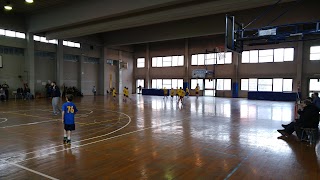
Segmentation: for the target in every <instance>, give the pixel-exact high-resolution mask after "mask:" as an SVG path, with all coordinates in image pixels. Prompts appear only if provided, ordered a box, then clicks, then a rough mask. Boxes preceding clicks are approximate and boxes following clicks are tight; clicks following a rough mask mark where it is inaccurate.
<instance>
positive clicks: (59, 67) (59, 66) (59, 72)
mask: <svg viewBox="0 0 320 180" xmlns="http://www.w3.org/2000/svg"><path fill="white" fill-rule="evenodd" d="M56 65H57V77H56V81H57V85H58V86H59V87H60V86H61V85H62V84H63V44H62V40H58V45H57V64H56Z"/></svg>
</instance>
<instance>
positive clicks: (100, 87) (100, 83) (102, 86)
mask: <svg viewBox="0 0 320 180" xmlns="http://www.w3.org/2000/svg"><path fill="white" fill-rule="evenodd" d="M104 53H105V52H104V48H101V56H100V61H99V73H98V74H99V81H98V87H97V91H98V94H99V95H105V94H106V88H105V87H106V83H105V82H106V81H105V55H104Z"/></svg>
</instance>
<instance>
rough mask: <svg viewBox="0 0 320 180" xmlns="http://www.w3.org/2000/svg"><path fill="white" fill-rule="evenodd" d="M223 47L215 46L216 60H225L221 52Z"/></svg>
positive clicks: (223, 53)
mask: <svg viewBox="0 0 320 180" xmlns="http://www.w3.org/2000/svg"><path fill="white" fill-rule="evenodd" d="M223 49H224V47H222V46H217V47H215V48H214V50H215V52H216V53H217V59H224V58H225V52H224V51H223Z"/></svg>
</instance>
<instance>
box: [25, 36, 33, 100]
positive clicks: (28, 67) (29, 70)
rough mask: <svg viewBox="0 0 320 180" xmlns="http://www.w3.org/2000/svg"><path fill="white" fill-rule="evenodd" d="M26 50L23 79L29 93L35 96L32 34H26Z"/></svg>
mask: <svg viewBox="0 0 320 180" xmlns="http://www.w3.org/2000/svg"><path fill="white" fill-rule="evenodd" d="M26 39H27V49H26V56H25V70H24V76H23V79H24V80H25V81H26V82H27V83H28V86H29V88H30V92H31V93H32V94H33V95H35V62H34V41H33V33H27V34H26Z"/></svg>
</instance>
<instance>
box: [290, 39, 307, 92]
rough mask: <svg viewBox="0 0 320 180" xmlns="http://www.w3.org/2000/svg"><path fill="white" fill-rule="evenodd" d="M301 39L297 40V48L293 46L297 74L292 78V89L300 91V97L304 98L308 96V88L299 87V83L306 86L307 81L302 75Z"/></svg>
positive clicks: (302, 43)
mask: <svg viewBox="0 0 320 180" xmlns="http://www.w3.org/2000/svg"><path fill="white" fill-rule="evenodd" d="M303 45H304V42H303V41H299V42H298V46H297V48H295V61H296V65H297V75H296V79H293V91H296V92H298V91H299V92H301V93H302V97H303V98H306V97H307V96H308V92H307V91H308V89H307V88H303V89H301V87H302V86H301V85H302V84H303V86H305V87H308V83H309V82H307V80H306V78H304V77H303Z"/></svg>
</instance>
